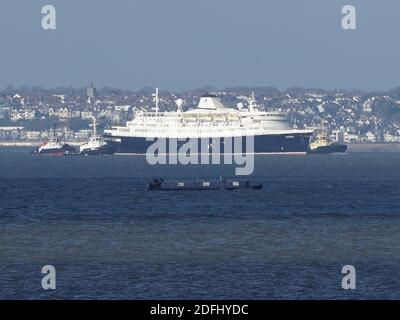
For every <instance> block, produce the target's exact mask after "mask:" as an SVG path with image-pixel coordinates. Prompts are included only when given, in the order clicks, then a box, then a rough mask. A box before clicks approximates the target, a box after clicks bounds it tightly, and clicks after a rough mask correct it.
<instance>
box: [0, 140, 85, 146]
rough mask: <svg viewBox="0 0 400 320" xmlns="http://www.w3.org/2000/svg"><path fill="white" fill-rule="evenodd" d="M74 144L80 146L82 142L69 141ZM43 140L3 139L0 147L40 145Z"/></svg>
mask: <svg viewBox="0 0 400 320" xmlns="http://www.w3.org/2000/svg"><path fill="white" fill-rule="evenodd" d="M67 143H68V144H69V145H72V146H79V145H80V144H82V142H67ZM41 144H43V142H37V141H35V142H32V141H1V142H0V147H38V146H40V145H41Z"/></svg>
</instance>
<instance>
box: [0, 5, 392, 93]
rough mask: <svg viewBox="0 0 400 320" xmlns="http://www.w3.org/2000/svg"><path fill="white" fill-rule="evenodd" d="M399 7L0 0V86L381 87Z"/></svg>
mask: <svg viewBox="0 0 400 320" xmlns="http://www.w3.org/2000/svg"><path fill="white" fill-rule="evenodd" d="M46 4H52V5H54V6H55V7H56V10H57V29H56V30H52V31H44V30H43V29H42V28H41V19H42V14H41V8H42V6H43V5H46ZM345 4H352V5H354V6H355V7H356V9H357V30H355V31H345V30H343V29H342V28H341V17H342V15H341V8H342V6H343V5H345ZM399 14H400V2H399V1H398V0H380V1H377V0H347V1H335V0H330V1H321V0H270V1H269V0H201V1H200V0H196V1H194V0H168V1H166V0H113V1H104V0H84V1H78V0H46V1H37V0H1V3H0V41H1V53H0V87H5V86H6V85H8V84H12V85H14V86H20V85H41V86H44V87H56V86H69V85H72V86H75V87H81V86H85V85H87V83H88V82H89V81H90V80H93V81H94V83H95V85H96V86H98V87H101V86H110V87H116V88H121V89H138V88H141V87H143V86H159V87H161V88H163V89H171V90H177V91H180V90H185V89H192V88H199V87H203V86H208V85H210V86H216V87H220V88H223V87H230V86H241V85H244V86H275V87H277V88H280V89H286V88H288V87H293V86H300V87H319V88H326V89H335V88H343V89H362V90H384V89H389V88H392V87H396V86H399V85H400V77H399V75H400V65H399V57H400V54H399V53H400V52H399V51H400V41H399V40H398V34H399V30H400V19H398V16H399Z"/></svg>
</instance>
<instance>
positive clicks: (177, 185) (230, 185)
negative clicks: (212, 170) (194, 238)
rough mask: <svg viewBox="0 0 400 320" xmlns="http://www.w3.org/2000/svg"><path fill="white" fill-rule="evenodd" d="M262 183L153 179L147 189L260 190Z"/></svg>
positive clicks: (222, 180) (224, 180)
mask: <svg viewBox="0 0 400 320" xmlns="http://www.w3.org/2000/svg"><path fill="white" fill-rule="evenodd" d="M262 187H263V186H262V184H254V183H251V182H250V181H248V180H247V181H239V180H226V179H218V180H216V179H209V180H166V181H164V180H163V179H154V180H153V181H152V182H151V183H150V184H149V185H148V188H147V189H148V190H152V191H173V190H239V189H250V190H260V189H262Z"/></svg>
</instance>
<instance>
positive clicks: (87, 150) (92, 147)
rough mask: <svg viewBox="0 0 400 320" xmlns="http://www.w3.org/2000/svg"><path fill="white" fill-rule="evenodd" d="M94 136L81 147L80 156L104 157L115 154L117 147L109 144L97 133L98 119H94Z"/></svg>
mask: <svg viewBox="0 0 400 320" xmlns="http://www.w3.org/2000/svg"><path fill="white" fill-rule="evenodd" d="M92 126H93V134H92V136H91V137H90V138H89V141H88V142H86V143H84V144H82V145H81V146H80V147H79V154H82V155H102V154H113V153H114V152H115V146H114V145H111V144H109V143H107V142H106V141H104V139H103V138H102V137H101V136H99V135H98V134H97V133H96V118H94V117H93V125H92Z"/></svg>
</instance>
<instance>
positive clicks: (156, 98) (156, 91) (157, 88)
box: [156, 88, 158, 116]
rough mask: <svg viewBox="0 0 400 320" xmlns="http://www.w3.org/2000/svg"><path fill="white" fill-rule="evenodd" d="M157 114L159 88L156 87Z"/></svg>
mask: <svg viewBox="0 0 400 320" xmlns="http://www.w3.org/2000/svg"><path fill="white" fill-rule="evenodd" d="M156 116H158V88H156Z"/></svg>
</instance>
